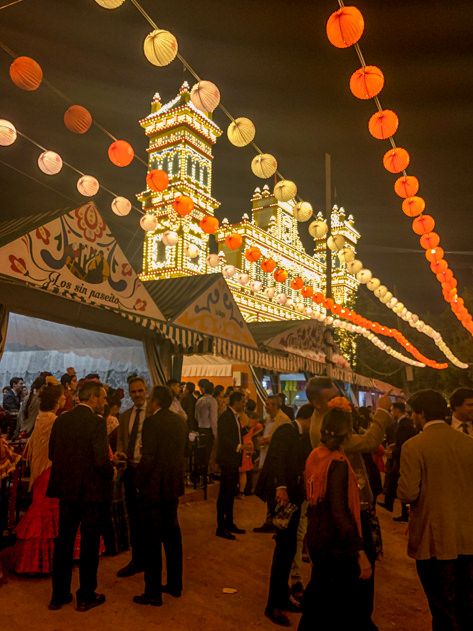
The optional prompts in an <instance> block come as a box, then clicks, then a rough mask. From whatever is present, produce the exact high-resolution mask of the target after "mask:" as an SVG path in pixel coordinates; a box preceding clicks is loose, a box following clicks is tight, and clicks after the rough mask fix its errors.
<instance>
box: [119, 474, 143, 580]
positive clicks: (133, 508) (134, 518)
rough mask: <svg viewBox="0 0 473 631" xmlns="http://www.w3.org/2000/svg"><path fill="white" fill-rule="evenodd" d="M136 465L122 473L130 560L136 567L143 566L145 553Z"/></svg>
mask: <svg viewBox="0 0 473 631" xmlns="http://www.w3.org/2000/svg"><path fill="white" fill-rule="evenodd" d="M136 471H137V467H133V466H130V465H129V466H128V467H127V468H126V470H125V471H124V473H123V486H124V488H125V503H126V511H127V513H128V521H129V524H130V543H131V561H132V563H133V564H134V565H136V566H138V567H140V568H141V567H143V566H144V559H145V557H146V554H145V552H144V543H143V541H144V539H143V537H144V535H143V533H142V531H141V523H142V522H141V519H140V513H139V507H138V493H137V492H136V484H135V478H136Z"/></svg>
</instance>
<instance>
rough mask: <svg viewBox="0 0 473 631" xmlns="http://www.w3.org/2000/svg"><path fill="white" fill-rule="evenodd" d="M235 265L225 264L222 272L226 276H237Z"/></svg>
mask: <svg viewBox="0 0 473 631" xmlns="http://www.w3.org/2000/svg"><path fill="white" fill-rule="evenodd" d="M235 272H236V269H235V266H234V265H225V267H224V268H223V269H222V274H223V275H224V276H225V278H232V276H235Z"/></svg>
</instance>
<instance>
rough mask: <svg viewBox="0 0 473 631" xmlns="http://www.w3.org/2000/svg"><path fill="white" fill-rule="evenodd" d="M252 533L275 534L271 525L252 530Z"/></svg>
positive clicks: (274, 528)
mask: <svg viewBox="0 0 473 631" xmlns="http://www.w3.org/2000/svg"><path fill="white" fill-rule="evenodd" d="M253 532H276V526H273V524H263V525H262V526H257V527H256V528H253Z"/></svg>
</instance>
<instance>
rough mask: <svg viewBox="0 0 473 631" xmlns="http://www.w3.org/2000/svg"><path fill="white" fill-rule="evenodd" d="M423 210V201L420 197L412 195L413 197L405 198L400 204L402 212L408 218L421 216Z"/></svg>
mask: <svg viewBox="0 0 473 631" xmlns="http://www.w3.org/2000/svg"><path fill="white" fill-rule="evenodd" d="M424 210H425V201H424V200H423V199H422V197H416V196H415V195H414V197H406V199H405V200H404V201H403V202H402V212H403V213H404V214H405V215H407V216H408V217H417V216H418V215H420V214H422V213H423V212H424ZM434 225H435V223H434ZM432 227H433V226H432Z"/></svg>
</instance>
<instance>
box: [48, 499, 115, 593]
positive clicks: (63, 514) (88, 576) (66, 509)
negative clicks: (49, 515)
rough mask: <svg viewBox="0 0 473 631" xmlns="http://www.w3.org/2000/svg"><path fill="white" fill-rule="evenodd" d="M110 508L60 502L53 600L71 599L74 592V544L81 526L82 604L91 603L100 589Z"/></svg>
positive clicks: (92, 504) (91, 503) (98, 505)
mask: <svg viewBox="0 0 473 631" xmlns="http://www.w3.org/2000/svg"><path fill="white" fill-rule="evenodd" d="M106 508H107V505H106V504H103V503H99V502H70V501H67V500H61V501H60V502H59V532H58V536H57V538H56V543H55V546H54V556H53V596H54V597H55V598H57V599H59V600H63V599H65V598H67V596H68V594H69V593H70V591H71V577H72V563H73V561H72V557H73V552H74V540H75V538H76V534H77V530H78V528H79V524H80V561H79V580H80V587H79V590H78V591H77V598H78V599H79V600H85V601H87V600H90V599H92V598H93V595H94V592H95V590H96V589H97V568H98V564H99V546H100V533H101V531H102V528H103V516H104V512H105V510H106Z"/></svg>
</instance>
